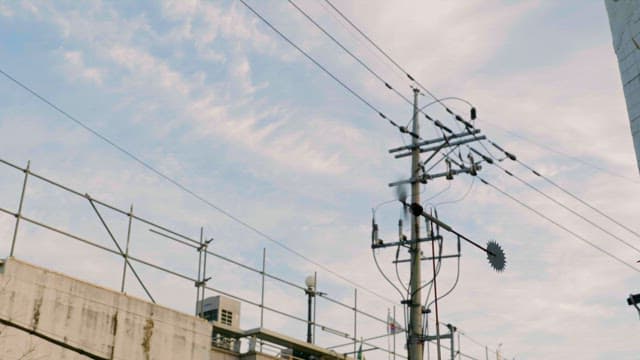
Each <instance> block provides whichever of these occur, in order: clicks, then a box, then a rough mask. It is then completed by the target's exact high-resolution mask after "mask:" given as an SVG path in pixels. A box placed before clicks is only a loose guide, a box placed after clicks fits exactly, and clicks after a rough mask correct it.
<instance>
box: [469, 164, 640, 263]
mask: <svg viewBox="0 0 640 360" xmlns="http://www.w3.org/2000/svg"><path fill="white" fill-rule="evenodd" d="M476 176H477V177H478V179H480V181H482V183H484V184H485V185H489V186H490V187H492V188H493V189H495V190H496V191H498V192H499V193H501V194H502V195H504V196H506V197H508V198H509V199H511V200H513V201H515V202H516V203H518V204H520V205H521V206H523V207H524V208H526V209H527V210H529V211H531V212H533V213H534V214H536V215H538V216H539V217H541V218H543V219H545V220H547V221H548V222H550V223H552V224H554V225H555V226H557V227H558V228H560V229H562V230H564V231H565V232H567V233H569V234H571V235H572V236H573V237H575V238H577V239H578V240H580V241H582V242H584V243H586V244H587V245H589V246H591V247H593V248H594V249H596V250H598V251H600V252H601V253H603V254H605V255H607V256H609V257H611V258H612V259H614V260H616V261H617V262H619V263H620V264H622V265H624V266H626V267H628V268H630V269H632V270H633V271H636V272H638V273H640V269H638V268H636V267H635V266H633V265H632V264H630V263H628V262H626V261H624V260H622V259H620V258H619V257H617V256H616V255H614V254H612V253H611V252H609V251H607V250H605V249H603V248H601V247H600V246H598V245H596V244H594V243H593V242H591V241H589V240H587V239H586V238H585V237H583V236H581V235H580V234H578V233H576V232H575V231H573V230H571V229H569V228H568V227H566V226H564V225H562V224H560V223H559V222H558V221H556V220H553V219H551V218H550V217H548V216H547V215H545V214H543V213H542V212H540V211H539V210H536V209H534V208H533V207H532V206H530V205H528V204H526V203H525V202H524V201H522V200H520V199H518V198H516V197H514V196H513V195H511V194H509V193H507V192H506V191H504V190H502V189H500V188H499V187H497V186H495V185H493V184H492V183H490V182H488V181H487V180H485V179H483V178H482V177H480V176H478V175H476Z"/></svg>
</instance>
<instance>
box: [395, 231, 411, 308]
mask: <svg viewBox="0 0 640 360" xmlns="http://www.w3.org/2000/svg"><path fill="white" fill-rule="evenodd" d="M399 256H400V244H398V246H397V248H396V261H395V262H394V263H395V268H396V279H398V282H399V283H400V285H402V288H403V289H404V290H405V291H406V292H407V298H408V297H409V288H408V287H407V286H405V285H404V281H402V279H401V278H400V271H399V270H398V258H399Z"/></svg>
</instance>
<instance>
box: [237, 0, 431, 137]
mask: <svg viewBox="0 0 640 360" xmlns="http://www.w3.org/2000/svg"><path fill="white" fill-rule="evenodd" d="M238 1H240V2H241V3H242V4H243V5H244V6H245V7H246V8H247V9H249V11H251V12H252V13H253V14H254V15H255V16H256V17H258V18H259V19H260V20H262V22H264V23H265V24H266V25H267V26H268V27H269V28H271V30H273V31H274V32H275V33H276V34H278V35H279V36H280V37H281V38H282V39H283V40H285V41H286V42H287V43H289V45H291V46H293V47H294V48H295V49H296V50H298V51H299V52H300V53H301V54H302V55H304V57H306V58H307V59H308V60H309V61H311V62H312V63H313V64H314V65H316V66H317V67H318V68H319V69H320V70H322V71H323V72H324V73H325V74H327V75H329V77H331V78H332V79H333V80H334V81H335V82H337V83H338V84H340V86H342V87H343V88H344V89H345V90H347V91H348V92H349V93H351V95H353V96H355V97H356V98H357V99H358V100H360V102H362V103H363V104H365V105H366V106H367V107H368V108H370V109H371V110H373V111H375V112H376V113H378V116H380V117H381V118H383V119H384V120H386V121H388V122H389V123H390V124H391V125H392V126H394V127H396V128H397V129H398V130H399V131H400V132H401V133H404V134H408V135H410V136H411V137H414V138H417V139H419V138H420V137H419V136H418V135H417V134H414V133H413V132H411V131H409V130H408V129H407V128H406V127H405V126H401V125H399V124H398V123H396V122H395V121H394V120H393V119H391V118H390V117H388V116H387V115H385V114H384V113H383V112H382V111H380V110H379V109H378V108H377V107H375V106H374V105H373V104H372V103H371V102H369V101H368V100H367V99H365V98H364V97H362V95H360V94H359V93H358V92H356V91H355V90H353V89H352V88H351V87H349V85H347V84H346V83H345V82H344V81H342V80H340V79H339V78H338V77H337V76H336V75H334V74H333V73H332V72H331V71H329V69H327V68H326V67H325V66H324V65H322V64H320V62H318V60H316V59H315V58H314V57H312V56H311V55H309V53H307V52H306V51H304V50H303V49H302V48H301V47H300V46H298V45H297V44H296V43H294V42H293V40H291V39H290V38H289V37H287V36H286V35H285V34H284V33H282V32H281V31H280V30H278V29H277V28H276V27H275V26H274V25H273V24H271V22H270V21H269V20H267V19H266V18H265V17H264V16H262V15H261V14H260V13H259V12H257V11H256V10H255V9H254V8H253V7H251V6H250V5H249V4H247V2H246V1H245V0H238Z"/></svg>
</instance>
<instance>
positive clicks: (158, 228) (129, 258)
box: [0, 159, 406, 358]
mask: <svg viewBox="0 0 640 360" xmlns="http://www.w3.org/2000/svg"><path fill="white" fill-rule="evenodd" d="M0 164H2V165H5V166H7V167H9V168H11V169H13V170H16V171H19V172H22V173H23V174H24V177H23V181H22V188H21V192H20V197H19V203H18V208H17V210H16V211H15V212H14V211H12V210H9V209H6V208H4V207H0V213H4V214H7V215H10V216H13V217H15V225H14V228H13V235H12V237H11V246H10V251H9V255H10V256H13V255H14V253H15V251H16V244H17V241H18V233H19V229H20V225H21V223H22V222H26V223H29V224H32V225H34V226H37V227H40V228H42V229H45V230H47V231H51V232H54V233H57V234H59V235H63V236H64V237H67V238H69V239H73V240H76V241H78V242H80V243H82V244H85V245H88V246H91V247H94V248H96V249H99V250H102V251H104V252H106V253H110V254H113V255H117V256H119V257H121V258H122V272H121V281H120V291H121V292H125V289H126V281H125V279H126V278H127V271H130V272H131V274H133V276H134V277H135V279H136V280H137V282H138V283H139V284H140V286H141V287H142V289H143V290H144V292H145V294H146V296H147V297H148V298H149V300H150V301H152V302H154V303H155V302H156V300H155V299H154V297H153V296H152V294H151V292H150V291H149V289H148V288H147V286H146V285H145V283H144V282H143V280H142V278H141V277H140V275H139V273H138V272H137V271H136V268H135V267H134V266H133V264H134V263H135V264H140V265H143V266H146V267H148V268H150V269H153V270H157V271H160V272H163V273H165V274H169V275H171V276H174V277H176V278H178V279H181V280H184V281H188V282H191V283H193V284H194V285H195V287H196V288H197V291H196V300H203V299H204V298H205V293H206V292H207V291H209V292H213V293H216V294H220V295H224V296H226V297H229V298H232V299H235V300H237V301H240V302H241V303H243V304H247V305H250V306H253V307H257V308H258V309H259V310H260V327H263V325H264V323H263V322H264V312H265V311H268V312H271V313H273V314H277V315H278V316H282V317H284V318H288V319H292V320H295V321H297V322H301V323H304V324H310V325H311V326H312V327H313V328H314V333H315V330H316V329H320V330H322V331H325V332H328V333H331V334H334V335H336V336H340V337H343V338H345V339H348V340H350V342H348V343H345V344H340V345H337V346H333V347H330V348H335V349H338V348H343V347H345V346H349V345H353V352H347V353H345V354H352V353H355V352H356V351H357V346H358V342H359V343H360V344H362V345H365V346H368V347H369V348H365V349H363V351H378V352H384V353H387V354H389V355H393V356H394V357H400V358H406V357H405V356H403V355H401V354H398V353H396V352H395V351H394V350H390V349H384V348H383V347H380V346H376V345H374V344H372V343H371V342H370V341H371V340H375V339H378V338H384V337H385V336H390V335H387V334H385V335H382V336H376V337H371V338H368V339H360V340H359V339H358V317H359V316H363V317H366V318H368V319H371V320H373V321H375V322H379V323H381V324H384V327H385V328H386V326H387V319H384V318H381V317H378V316H376V315H373V314H371V313H369V312H366V311H363V310H362V309H360V308H358V306H357V290H355V289H354V303H353V304H346V303H344V302H341V301H339V300H336V299H333V298H331V297H330V296H328V295H327V294H324V293H320V292H316V293H315V295H316V297H317V298H319V299H322V300H323V301H327V302H329V303H331V304H334V305H337V306H339V307H342V308H345V309H347V310H349V311H352V312H353V329H352V333H349V332H346V331H342V330H338V329H335V328H333V327H331V326H329V325H327V324H322V323H318V322H316V321H315V320H312V321H309V320H308V319H303V318H301V317H299V316H295V315H293V314H290V313H288V312H287V311H283V310H279V309H276V308H275V307H274V306H269V305H266V304H265V296H264V294H265V278H268V279H271V280H274V281H276V282H279V283H281V284H283V285H286V286H287V287H290V288H293V289H296V290H299V291H301V292H306V291H308V290H307V289H306V288H305V287H303V286H300V285H297V284H296V283H294V282H292V281H289V280H286V279H284V278H282V277H280V276H276V275H273V274H270V273H268V272H266V271H265V262H266V251H264V250H263V253H262V268H261V269H258V268H254V267H251V266H248V265H246V264H243V263H242V262H240V261H237V260H234V259H231V258H229V257H227V256H223V255H221V254H218V253H216V252H213V251H211V250H210V249H209V244H210V241H211V240H207V239H205V238H204V234H203V229H202V228H201V229H200V237H199V238H198V239H194V238H192V237H189V236H187V235H184V234H181V233H179V232H177V231H174V230H172V229H170V228H168V227H165V226H162V225H160V224H157V223H155V222H153V221H150V220H148V219H145V218H142V217H140V216H138V215H136V214H134V212H133V206H131V208H130V209H129V210H128V211H127V210H122V209H119V208H117V207H116V206H113V205H110V204H108V203H107V202H105V201H101V200H99V199H96V198H93V197H91V196H90V195H89V194H86V193H85V194H83V193H81V192H79V191H76V190H74V189H71V188H70V187H67V186H64V185H62V184H60V183H58V182H56V181H53V180H51V179H49V178H46V177H45V176H43V175H40V174H38V173H35V172H33V171H32V170H31V168H30V163H27V166H26V167H25V168H22V167H20V166H18V165H15V164H13V163H10V162H8V161H6V160H3V159H0ZM31 179H37V180H39V181H42V182H44V183H45V184H46V185H47V186H52V187H55V188H57V189H60V190H63V191H64V192H67V193H70V194H72V195H74V196H76V197H79V198H81V199H84V200H86V201H87V202H88V203H89V204H90V206H91V208H92V209H93V211H94V213H95V215H96V217H97V218H98V219H99V221H100V223H101V225H102V226H103V227H104V229H105V231H106V232H107V234H108V236H109V238H110V239H111V240H112V242H113V245H114V246H115V248H110V247H107V246H105V245H101V244H98V243H97V242H95V241H92V240H90V239H87V238H86V237H83V236H79V235H76V234H73V233H71V232H69V231H65V230H61V229H58V228H56V227H54V226H51V225H48V224H45V223H44V222H43V221H41V220H37V219H35V218H33V217H30V216H27V215H25V213H24V211H23V210H24V204H25V201H26V196H27V194H28V191H27V187H28V184H29V180H31ZM104 209H109V210H111V211H113V212H114V213H116V214H118V215H120V216H124V217H126V220H127V224H128V228H127V235H126V239H125V244H124V247H123V246H121V244H120V243H119V242H118V240H117V239H116V237H115V235H114V233H113V232H112V229H111V228H110V227H109V225H108V223H107V221H106V220H105V217H104V216H103V213H102V211H101V210H104ZM135 222H140V223H142V224H144V225H146V226H149V227H150V229H149V230H150V231H151V232H152V233H154V234H156V235H158V236H161V237H163V238H166V239H168V240H171V241H173V242H175V243H176V244H179V245H182V246H185V247H188V248H191V249H194V250H196V252H197V256H198V259H197V260H198V261H197V264H198V266H197V269H194V270H196V271H194V272H196V273H197V275H196V276H195V277H194V276H192V275H187V274H184V273H181V272H179V271H177V270H172V269H170V268H167V267H165V266H160V265H158V264H155V263H153V262H151V261H149V260H144V259H142V258H140V257H138V256H134V255H132V254H131V252H130V245H131V244H132V240H133V239H132V236H131V228H132V225H133V224H134V223H135ZM209 257H215V258H217V259H220V260H222V261H224V262H226V263H228V264H231V265H233V266H237V267H240V268H243V269H245V270H248V271H250V272H253V273H256V274H258V275H259V276H261V278H262V282H261V289H260V290H261V299H260V302H256V301H252V300H249V299H247V298H244V297H242V296H240V295H237V294H233V293H231V292H229V291H225V290H223V289H220V288H216V287H213V286H210V285H209V284H208V281H209V280H210V277H207V273H206V269H207V265H206V264H207V259H208V258H209ZM194 260H195V259H194ZM195 263H196V262H195V261H194V264H195ZM198 313H201V309H200V311H198V309H196V315H198ZM313 319H315V316H314V317H313ZM394 343H395V340H394ZM394 348H395V347H394Z"/></svg>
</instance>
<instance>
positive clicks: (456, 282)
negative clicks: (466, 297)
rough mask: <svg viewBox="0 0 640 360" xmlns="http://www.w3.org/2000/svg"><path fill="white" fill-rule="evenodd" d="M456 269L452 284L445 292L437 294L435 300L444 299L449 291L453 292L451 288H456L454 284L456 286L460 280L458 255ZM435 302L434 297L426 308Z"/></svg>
mask: <svg viewBox="0 0 640 360" xmlns="http://www.w3.org/2000/svg"><path fill="white" fill-rule="evenodd" d="M457 267H458V270H457V273H456V280H455V281H454V282H453V285H452V286H451V288H450V289H449V290H447V292H445V293H444V294H443V295H442V296H439V297H438V299H437V301H440V300H442V299H444V298H445V297H447V295H449V294H451V292H453V290H454V289H455V288H456V286H458V282H459V281H460V258H459V257H458V266H457ZM434 302H436V299H434V300H432V301H431V302H430V303H429V304H428V305H427V309H428V308H430V307H431V305H432V304H433V303H434Z"/></svg>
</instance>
